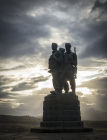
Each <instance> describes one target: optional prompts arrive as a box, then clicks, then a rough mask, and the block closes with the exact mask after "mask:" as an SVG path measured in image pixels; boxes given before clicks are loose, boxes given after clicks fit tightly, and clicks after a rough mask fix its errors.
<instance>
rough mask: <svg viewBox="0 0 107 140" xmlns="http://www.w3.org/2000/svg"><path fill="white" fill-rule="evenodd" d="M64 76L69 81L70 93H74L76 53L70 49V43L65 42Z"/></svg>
mask: <svg viewBox="0 0 107 140" xmlns="http://www.w3.org/2000/svg"><path fill="white" fill-rule="evenodd" d="M65 49H66V53H65V69H66V70H65V78H66V80H67V81H69V82H70V85H71V89H72V93H74V94H75V78H76V73H77V55H76V53H73V52H72V51H71V44H70V43H65Z"/></svg>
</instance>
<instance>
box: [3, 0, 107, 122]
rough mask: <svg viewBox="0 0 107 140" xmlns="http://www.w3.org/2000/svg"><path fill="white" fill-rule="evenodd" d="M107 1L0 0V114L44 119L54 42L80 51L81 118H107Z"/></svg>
mask: <svg viewBox="0 0 107 140" xmlns="http://www.w3.org/2000/svg"><path fill="white" fill-rule="evenodd" d="M106 13H107V0H0V114H11V115H31V116H41V115H42V103H43V98H44V96H46V95H47V94H49V91H50V90H53V89H52V81H51V80H52V77H51V75H50V74H49V73H48V58H49V56H50V55H51V43H52V42H56V43H57V44H58V45H59V47H64V43H65V42H70V43H71V44H72V51H73V48H74V47H76V48H77V55H78V75H77V80H76V84H77V89H76V90H77V95H78V96H79V99H80V102H81V113H82V119H94V120H96V119H99V120H104V119H107V109H106V106H107V86H106V84H107V14H106Z"/></svg>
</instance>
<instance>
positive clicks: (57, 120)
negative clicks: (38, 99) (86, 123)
mask: <svg viewBox="0 0 107 140" xmlns="http://www.w3.org/2000/svg"><path fill="white" fill-rule="evenodd" d="M40 126H41V128H83V122H82V121H81V115H80V103H79V100H78V96H76V95H75V94H73V93H68V94H50V95H48V96H46V97H45V99H44V102H43V122H41V124H40Z"/></svg>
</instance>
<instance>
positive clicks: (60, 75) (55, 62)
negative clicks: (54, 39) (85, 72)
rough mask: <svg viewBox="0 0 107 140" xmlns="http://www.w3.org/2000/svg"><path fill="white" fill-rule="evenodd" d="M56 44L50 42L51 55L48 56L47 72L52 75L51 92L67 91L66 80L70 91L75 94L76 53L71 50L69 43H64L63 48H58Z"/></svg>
mask: <svg viewBox="0 0 107 140" xmlns="http://www.w3.org/2000/svg"><path fill="white" fill-rule="evenodd" d="M57 47H58V46H57V44H56V43H52V55H51V56H50V58H49V69H50V70H49V72H50V73H51V74H52V77H53V87H54V89H55V91H53V92H52V93H55V94H61V93H62V90H63V89H64V91H65V93H68V92H69V85H68V81H69V82H70V85H71V89H72V92H73V93H74V94H75V78H76V73H77V55H76V49H75V53H73V52H72V51H71V44H70V43H66V44H65V49H66V52H65V49H64V48H59V50H57Z"/></svg>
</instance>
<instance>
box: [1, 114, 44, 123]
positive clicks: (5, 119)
mask: <svg viewBox="0 0 107 140" xmlns="http://www.w3.org/2000/svg"><path fill="white" fill-rule="evenodd" d="M41 120H42V118H36V117H31V116H11V115H0V123H40V121H41Z"/></svg>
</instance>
